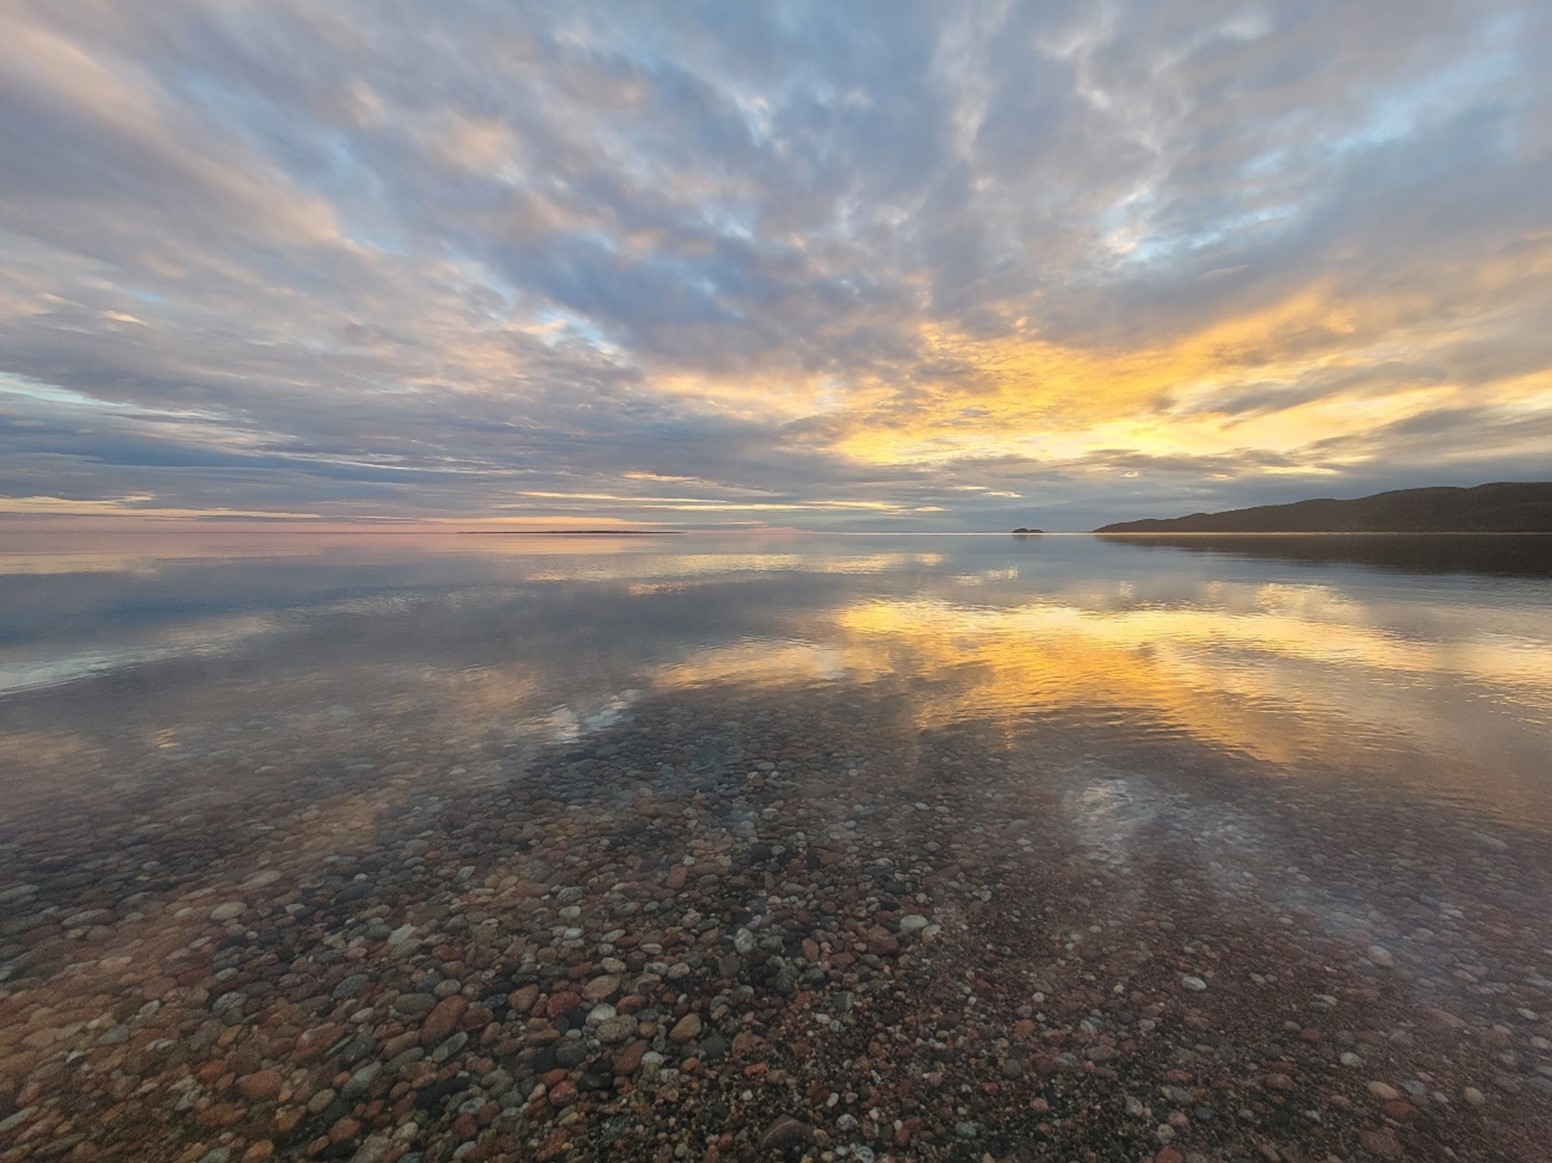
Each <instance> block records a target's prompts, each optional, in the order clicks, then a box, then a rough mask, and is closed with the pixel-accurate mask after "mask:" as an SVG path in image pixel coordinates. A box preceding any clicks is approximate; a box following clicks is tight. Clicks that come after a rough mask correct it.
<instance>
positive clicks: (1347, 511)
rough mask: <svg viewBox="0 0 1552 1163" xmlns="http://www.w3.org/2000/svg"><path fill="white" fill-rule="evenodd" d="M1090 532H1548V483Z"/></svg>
mask: <svg viewBox="0 0 1552 1163" xmlns="http://www.w3.org/2000/svg"><path fill="white" fill-rule="evenodd" d="M1095 532H1096V533H1175V534H1178V533H1552V481H1537V482H1528V483H1518V482H1499V483H1495V484H1486V485H1477V486H1476V487H1475V488H1464V489H1463V488H1449V487H1438V488H1423V489H1396V490H1394V491H1391V492H1386V493H1375V494H1374V495H1372V496H1368V497H1357V498H1355V499H1353V500H1346V501H1341V500H1334V499H1331V498H1320V499H1318V500H1310V501H1295V502H1293V503H1292V504H1288V505H1259V506H1256V507H1255V508H1249V509H1231V510H1228V511H1225V512H1221V513H1192V514H1191V515H1190V516H1187V517H1173V518H1163V519H1155V518H1148V519H1145V520H1140V521H1118V522H1116V523H1114V524H1111V525H1104V526H1101V527H1100V528H1098V529H1096V530H1095Z"/></svg>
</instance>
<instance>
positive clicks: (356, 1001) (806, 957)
mask: <svg viewBox="0 0 1552 1163" xmlns="http://www.w3.org/2000/svg"><path fill="white" fill-rule="evenodd" d="M478 723H479V720H478V717H477V716H474V717H471V718H470V720H468V722H467V723H466V724H465V725H464V726H463V727H461V728H460V729H459V730H457V731H449V730H448V729H446V727H445V724H441V721H440V720H433V719H421V718H418V717H417V716H416V715H415V714H414V712H413V708H406V707H403V706H399V705H394V704H392V703H385V704H382V705H379V706H377V707H376V708H375V710H374V711H373V713H372V714H371V715H368V716H362V717H354V718H341V719H339V721H337V722H335V721H332V720H331V718H330V716H329V714H328V712H327V710H326V709H323V708H315V709H314V710H312V711H311V712H308V713H303V711H301V710H298V711H297V712H296V714H295V715H294V717H293V722H292V727H291V729H290V730H288V731H286V732H283V733H275V732H270V733H268V734H265V735H262V736H259V735H251V734H243V733H242V732H241V731H240V730H237V729H236V728H234V729H233V730H234V736H233V742H232V743H231V745H228V746H223V745H222V744H221V742H220V740H219V739H217V738H215V737H214V736H212V737H210V738H207V739H205V740H204V741H203V743H202V744H201V745H200V746H197V747H196V746H189V747H181V748H172V749H169V750H166V751H159V750H158V749H157V748H156V746H155V745H154V742H153V743H147V744H146V745H144V746H142V747H140V748H139V749H134V748H130V747H128V746H126V747H125V748H124V749H122V750H120V751H116V752H114V753H113V754H112V755H111V757H110V759H109V760H107V761H105V760H104V757H103V756H102V755H99V754H95V753H90V754H75V753H72V752H68V751H63V752H57V753H51V752H48V750H47V748H46V747H40V750H39V752H38V754H36V755H33V756H31V757H30V758H28V760H27V766H26V769H25V770H24V771H20V772H19V774H21V775H24V776H25V777H26V779H25V780H24V781H23V782H22V784H21V786H22V787H24V788H30V789H31V791H30V792H18V795H17V798H16V799H15V801H14V802H13V803H12V805H11V808H10V810H9V814H8V816H7V819H6V823H5V825H4V828H3V832H0V966H3V968H4V973H5V979H4V981H3V982H0V1029H3V1031H4V1033H3V1034H0V1120H3V1121H0V1161H6V1163H9V1161H12V1160H32V1159H64V1160H109V1159H114V1160H117V1159H126V1160H128V1159H135V1160H142V1159H146V1160H151V1159H156V1160H159V1159H167V1160H186V1161H189V1163H196V1161H200V1163H222V1161H226V1163H232V1161H236V1160H258V1159H268V1158H275V1159H342V1160H356V1161H358V1163H366V1161H369V1160H383V1161H387V1160H401V1161H415V1160H423V1161H426V1163H434V1161H443V1160H451V1159H467V1160H497V1159H554V1160H592V1159H597V1160H617V1159H643V1160H680V1159H689V1160H715V1159H724V1160H740V1159H751V1160H752V1159H776V1158H788V1159H798V1158H803V1157H807V1158H812V1159H816V1160H819V1159H822V1160H829V1159H854V1160H868V1159H873V1160H883V1159H896V1160H913V1159H922V1160H933V1159H955V1160H961V1159H962V1160H984V1159H987V1158H990V1159H993V1160H1005V1159H1015V1160H1022V1159H1053V1160H1057V1159H1059V1160H1079V1159H1081V1160H1144V1159H1153V1160H1157V1161H1158V1163H1179V1161H1182V1160H1213V1161H1218V1160H1225V1161H1227V1160H1261V1159H1264V1160H1278V1159H1282V1160H1288V1161H1290V1163H1293V1161H1313V1160H1327V1159H1339V1160H1353V1161H1361V1160H1402V1159H1416V1160H1435V1159H1447V1158H1448V1159H1459V1160H1483V1161H1487V1160H1526V1161H1529V1160H1540V1159H1543V1158H1544V1157H1545V1144H1546V1143H1548V1142H1552V1040H1549V1039H1552V992H1549V991H1552V917H1549V915H1548V913H1547V910H1546V908H1545V902H1547V901H1548V900H1552V845H1549V843H1548V840H1547V838H1546V836H1545V835H1544V834H1543V833H1542V832H1541V831H1539V830H1533V829H1530V828H1525V829H1520V828H1517V827H1515V826H1514V825H1513V823H1512V822H1504V821H1503V820H1501V819H1495V818H1491V817H1488V816H1485V815H1478V814H1477V813H1476V812H1475V811H1474V810H1473V809H1472V808H1471V807H1470V806H1469V805H1463V804H1462V805H1451V804H1448V803H1418V802H1415V801H1412V800H1409V799H1408V798H1406V797H1404V796H1399V795H1396V794H1394V793H1393V792H1392V791H1388V790H1387V789H1386V788H1385V787H1383V786H1375V785H1372V784H1363V783H1360V782H1357V781H1353V782H1344V781H1343V780H1341V779H1339V778H1332V779H1328V780H1306V781H1301V782H1294V781H1276V780H1269V779H1266V778H1252V777H1251V776H1250V775H1249V774H1248V773H1247V771H1246V770H1244V769H1242V768H1241V767H1238V766H1236V765H1235V764H1234V763H1231V762H1229V761H1227V760H1225V759H1224V758H1223V757H1222V756H1221V755H1218V754H1215V753H1213V752H1210V751H1208V750H1207V749H1205V748H1199V749H1193V748H1192V747H1191V746H1190V745H1188V744H1187V743H1185V742H1182V743H1180V744H1179V745H1178V746H1174V747H1169V748H1164V749H1161V750H1155V751H1150V750H1146V749H1143V748H1140V747H1132V748H1131V749H1130V750H1128V748H1127V747H1120V746H1108V745H1106V741H1105V740H1104V739H1103V738H1102V737H1100V736H1095V737H1094V738H1085V737H1084V736H1083V735H1082V734H1081V733H1080V732H1072V731H1069V732H1066V733H1064V734H1062V735H1061V736H1059V737H1053V736H1052V735H1051V734H1050V733H1049V732H1046V733H1042V732H1039V731H1037V730H1036V729H1034V728H1033V727H1027V726H1020V725H1019V724H1017V723H1011V724H1006V725H1003V726H1001V727H999V728H998V729H997V730H986V729H979V728H977V727H976V726H975V725H973V724H966V725H963V726H959V727H956V726H948V727H943V728H923V727H920V726H918V725H917V724H916V722H915V721H914V720H913V717H912V713H911V707H910V705H909V703H908V702H907V701H904V700H901V699H899V698H898V697H897V696H896V695H895V694H894V693H892V692H891V690H890V689H889V687H888V686H887V684H878V685H854V686H841V685H837V686H831V687H822V688H814V689H809V690H794V691H788V692H784V693H783V692H771V691H763V692H760V693H759V695H758V697H754V696H753V695H750V696H749V697H740V696H739V695H738V693H737V692H736V690H732V689H728V688H718V689H715V690H710V691H695V690H690V691H685V692H680V693H677V694H674V695H672V696H671V697H669V696H663V697H652V698H649V699H647V700H645V701H643V702H641V703H640V704H638V705H637V706H636V707H635V708H634V710H633V713H632V715H631V716H630V718H629V719H628V721H625V722H622V723H620V724H617V725H615V726H613V727H610V728H608V729H605V730H602V731H598V732H596V733H594V734H591V735H587V736H584V737H583V738H581V739H578V740H573V741H571V742H560V743H552V744H544V745H539V744H535V743H533V742H531V741H526V740H524V739H521V738H518V737H516V736H515V735H514V734H513V733H511V732H501V731H497V730H494V729H493V728H492V727H491V726H490V725H489V724H487V725H486V726H485V727H483V728H482V727H480V726H479V725H478ZM439 724H441V725H439ZM1096 730H1098V729H1097V728H1096ZM13 774H18V773H13ZM83 781H84V782H83Z"/></svg>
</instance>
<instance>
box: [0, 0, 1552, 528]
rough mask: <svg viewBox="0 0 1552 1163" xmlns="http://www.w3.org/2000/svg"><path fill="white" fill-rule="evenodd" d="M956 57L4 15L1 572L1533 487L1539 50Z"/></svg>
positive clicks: (1197, 45)
mask: <svg viewBox="0 0 1552 1163" xmlns="http://www.w3.org/2000/svg"><path fill="white" fill-rule="evenodd" d="M972 8H976V12H975V15H974V18H973V19H972V18H971V17H970V15H969V14H963V15H962V17H961V14H956V13H951V12H949V11H947V10H944V11H941V12H937V13H934V14H926V13H921V14H918V15H917V16H914V17H912V18H911V19H910V20H904V19H902V20H901V21H899V22H897V23H891V26H890V27H888V28H884V27H879V26H877V25H876V22H874V21H872V20H870V19H868V18H867V17H866V16H865V14H863V13H861V12H851V13H844V12H840V13H830V14H829V15H828V16H827V17H826V19H825V20H823V21H821V20H819V19H817V18H816V17H802V16H800V14H798V13H797V12H796V11H793V12H786V11H785V9H786V6H785V5H781V4H778V5H774V6H771V7H769V8H768V9H766V8H762V9H760V10H759V11H745V12H742V13H741V14H740V15H738V16H737V17H729V20H728V22H727V23H726V24H725V25H724V24H722V23H720V22H716V21H707V20H703V19H701V18H698V17H694V16H692V15H691V14H689V13H681V14H679V15H678V17H677V18H676V19H674V20H669V21H663V20H661V19H656V18H653V17H651V16H649V15H648V14H647V10H645V9H642V10H639V11H637V10H630V8H629V6H626V7H625V9H624V10H620V11H616V10H614V9H605V8H595V7H592V6H587V5H584V6H582V7H581V8H579V9H576V10H575V11H573V10H571V9H554V10H542V11H526V10H524V11H523V12H516V11H514V12H511V13H505V12H500V11H496V10H492V11H485V10H484V9H481V10H480V13H479V14H477V15H475V14H471V15H470V16H469V18H468V19H466V20H456V21H455V20H451V19H445V18H444V17H442V16H441V15H439V14H438V13H437V12H436V11H435V9H434V7H426V8H422V9H415V8H414V7H413V6H412V8H411V10H409V11H406V12H405V13H402V14H400V16H399V17H398V18H396V20H391V21H384V20H381V19H378V17H377V15H376V14H374V13H372V12H371V11H370V10H369V9H368V8H361V7H358V6H356V5H354V4H351V3H345V4H343V5H341V6H339V7H338V8H337V10H336V8H335V7H334V6H333V5H324V6H322V7H318V8H315V7H310V6H307V5H294V4H289V3H288V4H283V5H282V6H281V9H282V10H281V11H277V12H271V13H266V12H265V11H264V9H263V6H251V7H245V8H243V9H242V10H241V11H240V12H235V11H234V12H232V13H229V14H227V15H226V16H225V17H222V18H219V19H218V18H217V17H216V16H215V15H214V10H213V9H212V8H211V7H210V6H208V5H206V4H204V3H202V2H201V0H173V2H172V3H169V4H167V5H159V6H158V13H157V15H156V17H155V18H154V19H153V18H152V17H151V15H150V14H149V13H147V12H144V11H142V10H141V9H140V8H139V7H138V6H135V5H122V6H117V7H114V8H112V9H111V10H110V9H109V8H107V7H106V6H103V5H96V4H87V5H68V4H59V5H55V4H42V3H35V2H33V0H20V2H18V3H13V4H10V5H8V6H5V7H4V9H3V10H0V68H3V69H4V70H5V75H6V77H7V81H6V83H5V86H4V87H3V88H0V106H3V109H4V112H5V114H6V123H7V124H9V125H11V126H13V127H14V129H15V132H14V135H13V138H12V139H8V141H9V143H10V144H9V147H8V155H7V156H8V162H9V165H10V167H11V168H12V170H13V172H15V173H17V174H27V175H31V177H30V178H29V181H28V183H23V184H22V185H18V186H17V187H16V189H15V190H14V192H12V193H10V194H8V195H7V196H6V197H4V198H0V424H3V428H0V438H3V439H4V440H5V441H6V443H5V445H4V448H5V452H6V456H5V461H4V464H5V467H4V470H3V471H0V521H9V522H17V521H22V522H26V523H31V524H34V525H36V524H39V523H45V522H50V521H54V522H59V521H65V522H72V521H81V520H87V519H95V520H119V519H123V520H139V521H175V522H187V521H190V520H200V521H223V520H225V521H239V522H242V521H264V520H268V521H273V522H282V523H284V522H295V521H336V522H347V523H358V524H359V523H370V522H381V521H410V522H417V523H425V524H449V523H452V524H456V523H459V522H464V523H468V522H475V523H482V522H490V523H496V524H510V525H513V526H529V527H534V528H564V527H573V528H575V527H598V528H621V527H628V526H632V525H652V526H660V527H677V526H682V525H688V526H724V527H752V526H762V525H795V526H799V527H805V528H830V529H854V530H872V531H888V530H921V531H933V530H942V531H949V530H1001V529H1008V528H1012V527H1014V526H1018V525H1025V526H1028V525H1034V526H1038V527H1042V528H1046V529H1056V530H1069V531H1071V530H1085V529H1091V528H1093V527H1095V526H1096V525H1098V524H1101V523H1104V522H1105V521H1108V520H1117V519H1124V518H1129V517H1144V516H1171V515H1176V514H1179V513H1185V512H1191V511H1197V510H1202V509H1213V508H1220V509H1221V508H1234V507H1243V506H1246V505H1254V504H1262V503H1269V502H1276V501H1288V500H1295V499H1299V498H1302V497H1307V496H1311V495H1321V496H1328V495H1334V496H1360V495H1363V494H1365V493H1372V492H1378V491H1382V490H1384V489H1387V488H1401V487H1411V486H1419V485H1432V484H1454V485H1473V484H1478V483H1482V482H1484V481H1492V480H1532V479H1537V478H1539V477H1544V476H1545V475H1546V466H1547V465H1548V464H1549V463H1552V350H1549V349H1548V347H1547V344H1546V341H1545V335H1546V327H1545V322H1546V319H1547V318H1548V317H1549V316H1552V212H1549V208H1548V207H1549V202H1548V199H1547V198H1546V196H1545V192H1546V189H1547V188H1548V186H1549V185H1552V138H1549V137H1548V135H1547V134H1546V133H1545V132H1544V129H1543V128H1542V127H1544V126H1545V125H1546V124H1548V123H1549V122H1552V104H1549V98H1548V93H1547V89H1546V86H1545V85H1544V84H1541V83H1540V81H1539V78H1540V77H1541V76H1542V74H1543V73H1544V70H1543V69H1541V68H1539V66H1537V64H1536V63H1535V62H1533V61H1532V60H1531V59H1530V58H1529V57H1528V56H1527V55H1526V54H1527V53H1528V52H1530V51H1531V47H1530V46H1533V45H1536V44H1540V43H1543V42H1544V41H1545V39H1546V37H1547V35H1548V28H1547V20H1546V15H1545V13H1544V12H1543V11H1541V9H1540V8H1539V7H1538V6H1536V5H1533V4H1530V5H1527V4H1523V3H1518V2H1515V0H1507V2H1506V3H1504V4H1497V3H1495V4H1492V5H1489V6H1488V8H1487V9H1479V8H1473V7H1472V6H1449V5H1443V6H1437V7H1429V9H1428V11H1427V12H1426V13H1422V12H1419V11H1418V10H1417V9H1416V8H1415V6H1412V5H1405V4H1399V3H1396V2H1393V0H1384V3H1382V4H1381V7H1380V9H1375V8H1374V7H1373V6H1372V5H1370V6H1365V7H1364V8H1363V10H1362V11H1361V12H1360V10H1359V9H1356V8H1354V9H1351V10H1348V11H1343V12H1338V13H1328V14H1326V15H1325V16H1323V17H1322V18H1321V19H1320V20H1319V21H1318V22H1317V24H1311V23H1309V21H1308V20H1307V18H1306V15H1305V14H1304V13H1303V12H1302V10H1301V9H1299V7H1298V6H1297V5H1289V4H1278V3H1273V4H1271V5H1269V6H1265V5H1263V6H1260V7H1256V8H1255V9H1254V11H1251V10H1249V9H1246V10H1244V11H1240V10H1237V9H1236V10H1229V9H1212V8H1211V7H1210V6H1209V7H1206V8H1203V7H1201V6H1199V5H1194V4H1192V3H1189V2H1183V3H1178V4H1175V3H1172V4H1166V5H1162V6H1151V5H1150V6H1146V8H1147V10H1146V12H1145V13H1144V12H1142V11H1139V12H1137V13H1131V14H1130V15H1128V12H1129V9H1128V6H1127V5H1122V9H1127V10H1128V11H1122V9H1117V10H1116V11H1115V12H1112V11H1110V9H1108V8H1091V9H1084V8H1083V7H1082V6H1079V7H1077V8H1073V9H1071V10H1067V9H1062V10H1060V11H1058V10H1057V9H1053V8H1050V6H1043V5H1038V4H1035V5H1004V6H989V7H985V8H984V10H981V9H980V8H979V7H977V6H972ZM1132 21H1141V22H1142V23H1143V24H1145V26H1146V27H1147V28H1148V30H1149V31H1148V33H1147V35H1146V36H1144V37H1140V38H1139V37H1135V36H1132V35H1130V34H1129V33H1128V32H1127V29H1128V27H1129V26H1130V23H1131V22H1132ZM1317 25H1318V27H1317ZM821 26H822V28H823V31H821ZM1381 30H1383V31H1381ZM507 44H523V45H526V46H528V47H527V48H525V49H524V50H523V51H520V52H509V51H507V50H505V49H502V48H500V47H498V46H501V45H507ZM757 44H758V45H766V46H768V47H769V46H779V47H769V52H763V51H762V52H761V53H755V54H753V55H751V52H752V50H751V49H750V47H749V46H751V45H757ZM195 45H204V46H206V51H208V52H210V53H214V54H216V55H217V56H218V57H219V56H220V55H221V54H223V53H230V54H231V55H232V57H233V58H234V59H242V60H244V61H246V62H248V63H247V64H245V65H244V66H243V67H242V68H231V69H221V68H211V67H207V65H206V64H205V62H204V61H203V60H202V59H201V58H200V56H199V54H198V53H197V52H196V50H195V49H194V47H193V46H195ZM538 46H545V47H543V48H540V47H538ZM302 62H310V64H309V65H307V66H305V67H304V65H303V63H302ZM1317 76H1318V78H1319V80H1318V83H1317V82H1316V80H1315V79H1314V78H1316V77H1317ZM670 78H679V79H680V80H677V81H672V80H670ZM1295 78H1300V79H1295ZM1057 143H1060V144H1059V145H1057ZM61 190H68V191H69V196H68V201H67V202H61V201H60V200H59V197H58V195H57V193H56V192H57V191H61Z"/></svg>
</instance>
